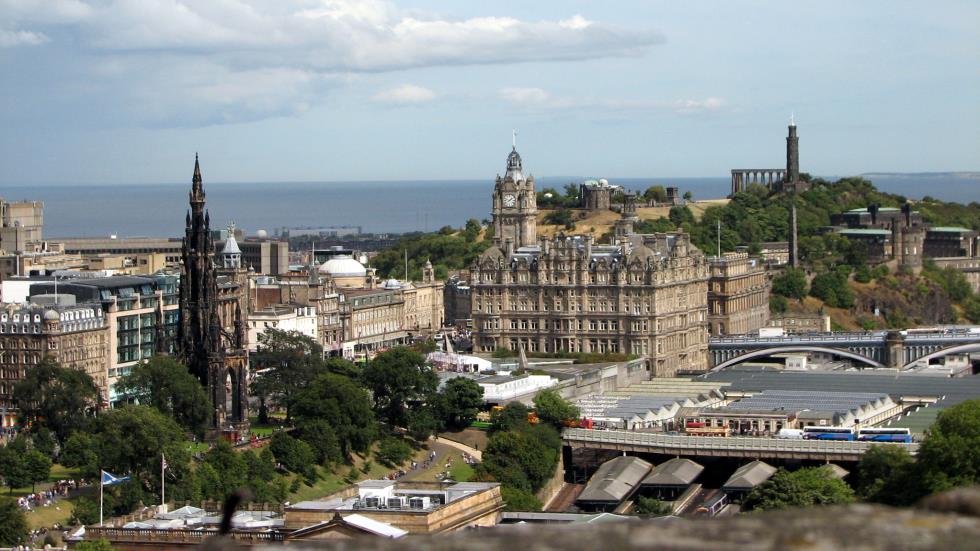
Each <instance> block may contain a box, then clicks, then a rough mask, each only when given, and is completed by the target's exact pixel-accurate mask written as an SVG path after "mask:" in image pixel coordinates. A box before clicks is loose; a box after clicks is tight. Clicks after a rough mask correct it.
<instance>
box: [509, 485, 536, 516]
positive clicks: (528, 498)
mask: <svg viewBox="0 0 980 551" xmlns="http://www.w3.org/2000/svg"><path fill="white" fill-rule="evenodd" d="M500 494H501V496H502V497H503V498H504V511H531V512H536V511H540V510H541V508H542V507H543V505H542V504H541V500H539V499H538V498H537V497H536V496H535V495H534V494H532V493H531V492H528V491H525V490H519V489H517V488H511V487H509V486H504V487H503V488H501V489H500Z"/></svg>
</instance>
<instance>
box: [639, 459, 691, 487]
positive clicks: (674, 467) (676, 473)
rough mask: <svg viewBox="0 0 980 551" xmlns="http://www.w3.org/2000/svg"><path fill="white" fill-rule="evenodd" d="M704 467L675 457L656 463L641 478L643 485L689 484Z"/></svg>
mask: <svg viewBox="0 0 980 551" xmlns="http://www.w3.org/2000/svg"><path fill="white" fill-rule="evenodd" d="M703 470H704V467H702V466H701V465H699V464H697V463H695V462H694V461H691V460H690V459H683V458H679V457H675V458H674V459H671V460H670V461H667V462H665V463H661V464H659V465H657V467H656V468H655V469H653V472H651V473H650V475H649V476H647V477H646V478H644V479H643V485H644V486H690V484H691V483H692V482H694V479H696V478H697V477H698V475H700V474H701V471H703Z"/></svg>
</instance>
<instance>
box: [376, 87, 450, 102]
mask: <svg viewBox="0 0 980 551" xmlns="http://www.w3.org/2000/svg"><path fill="white" fill-rule="evenodd" d="M435 97H436V94H435V92H433V91H432V90H429V89H428V88H425V87H423V86H416V85H414V84H402V85H401V86H396V87H394V88H390V89H388V90H384V91H381V92H378V93H377V94H375V95H374V96H372V97H371V99H373V100H374V101H377V102H380V103H392V104H396V105H410V104H418V103H426V102H429V101H432V100H434V99H435Z"/></svg>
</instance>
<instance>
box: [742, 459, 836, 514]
mask: <svg viewBox="0 0 980 551" xmlns="http://www.w3.org/2000/svg"><path fill="white" fill-rule="evenodd" d="M853 500H854V491H853V490H852V489H851V487H850V486H848V485H847V483H845V482H844V481H843V480H841V479H839V478H837V477H836V476H834V474H833V472H832V471H831V470H830V469H828V468H827V467H805V468H802V469H797V470H795V471H787V470H785V469H779V470H778V471H776V474H774V475H773V476H772V478H770V479H769V480H767V481H765V482H763V483H762V484H760V485H758V486H756V487H755V488H754V489H753V490H752V491H751V492H749V494H748V495H747V496H746V497H745V501H743V502H742V508H743V509H745V510H747V511H751V510H768V509H785V508H788V507H812V506H814V505H838V504H843V503H849V502H851V501H853Z"/></svg>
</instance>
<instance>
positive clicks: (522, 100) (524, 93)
mask: <svg viewBox="0 0 980 551" xmlns="http://www.w3.org/2000/svg"><path fill="white" fill-rule="evenodd" d="M498 95H499V96H500V97H501V98H502V99H503V100H505V101H509V102H511V103H516V104H519V105H542V104H545V103H546V102H547V101H548V100H549V99H550V98H551V94H549V93H548V92H547V91H546V90H542V89H541V88H501V89H500V91H499V92H498Z"/></svg>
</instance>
